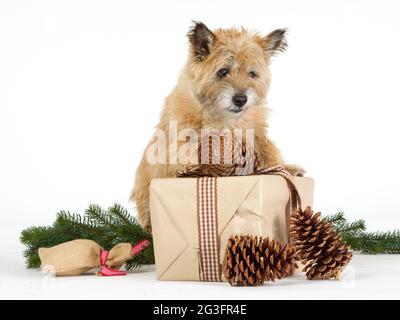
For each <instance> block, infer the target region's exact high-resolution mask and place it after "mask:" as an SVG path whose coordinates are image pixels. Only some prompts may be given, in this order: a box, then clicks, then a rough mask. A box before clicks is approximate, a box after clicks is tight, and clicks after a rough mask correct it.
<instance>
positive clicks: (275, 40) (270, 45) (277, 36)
mask: <svg viewBox="0 0 400 320" xmlns="http://www.w3.org/2000/svg"><path fill="white" fill-rule="evenodd" d="M286 33H287V30H286V29H277V30H275V31H272V32H271V33H269V34H268V35H266V36H265V37H264V39H263V40H264V50H266V51H267V52H268V54H269V55H270V56H273V55H275V54H277V53H279V52H284V51H285V50H286V47H287V42H286V37H285V36H286Z"/></svg>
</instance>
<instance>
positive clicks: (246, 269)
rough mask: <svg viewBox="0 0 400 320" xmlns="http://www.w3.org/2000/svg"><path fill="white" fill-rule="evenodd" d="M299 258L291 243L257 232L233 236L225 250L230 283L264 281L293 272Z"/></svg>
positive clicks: (252, 283) (256, 283)
mask: <svg viewBox="0 0 400 320" xmlns="http://www.w3.org/2000/svg"><path fill="white" fill-rule="evenodd" d="M297 260H298V257H297V255H296V250H295V248H294V247H293V246H292V245H290V244H285V245H283V244H281V242H280V241H277V240H271V241H270V240H269V239H268V238H262V237H258V236H255V237H254V236H248V235H246V236H232V237H230V238H229V240H228V244H227V246H226V250H225V257H224V276H225V278H226V279H227V280H228V281H229V283H230V284H231V285H238V286H256V285H261V284H263V283H264V281H275V279H281V278H283V277H286V276H288V275H291V274H292V273H293V272H294V270H295V268H297V265H296V261H297Z"/></svg>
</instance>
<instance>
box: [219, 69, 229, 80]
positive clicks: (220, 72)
mask: <svg viewBox="0 0 400 320" xmlns="http://www.w3.org/2000/svg"><path fill="white" fill-rule="evenodd" d="M228 73H229V70H228V69H226V68H222V69H219V70H218V72H217V76H218V77H220V78H223V77H225V76H226V75H227V74H228Z"/></svg>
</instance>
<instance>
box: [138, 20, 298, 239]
mask: <svg viewBox="0 0 400 320" xmlns="http://www.w3.org/2000/svg"><path fill="white" fill-rule="evenodd" d="M286 33H287V31H286V29H277V30H275V31H272V32H270V33H269V34H267V35H265V36H263V35H261V34H259V33H256V32H252V31H249V30H247V29H244V28H230V29H217V30H214V31H211V30H210V29H209V28H208V27H207V26H206V25H205V24H204V23H202V22H194V24H193V26H192V27H191V28H190V29H189V32H188V38H189V47H190V49H189V56H188V59H187V62H186V65H185V66H184V68H183V70H182V72H181V74H180V76H179V78H178V82H177V85H176V87H175V88H174V89H173V90H172V92H171V93H170V95H169V96H168V97H167V98H166V100H165V103H164V106H163V110H162V113H161V119H160V122H159V124H158V125H157V127H156V128H157V130H158V131H161V132H169V130H170V129H169V126H170V122H171V121H174V122H175V123H176V126H177V129H179V131H181V130H185V129H186V130H191V131H195V132H198V131H199V130H201V129H203V128H216V129H221V130H222V129H226V128H228V129H229V130H234V129H248V128H251V129H253V130H254V149H255V152H256V153H257V155H258V158H259V159H258V160H259V162H260V166H261V167H270V166H274V165H278V164H282V163H283V160H282V157H281V154H280V151H279V149H278V148H277V147H276V146H275V144H274V143H273V142H272V141H271V140H269V138H268V136H267V129H268V123H267V111H268V109H267V108H266V99H267V92H268V89H269V86H270V81H271V74H270V69H269V66H270V63H271V58H272V57H273V56H275V55H276V54H278V53H280V52H284V51H285V49H286V47H287V42H286V38H285V35H286ZM187 132H189V131H187ZM170 135H171V134H170V133H169V136H168V137H167V139H168V140H169V138H170ZM152 141H153V140H152ZM185 143H187V139H186V140H185V139H183V141H178V143H177V147H180V146H182V145H183V144H185ZM196 146H197V143H196ZM151 147H152V144H150V143H149V145H148V146H147V148H146V151H145V153H144V155H143V158H142V160H141V162H140V164H139V167H138V169H137V172H136V178H135V184H134V188H133V191H132V194H131V200H133V201H135V202H136V207H137V210H138V221H139V223H140V224H141V226H142V227H144V228H145V229H147V230H148V231H150V232H151V222H150V210H149V186H150V182H151V180H152V179H153V178H166V177H176V175H177V172H178V171H180V170H181V169H182V168H184V166H185V163H178V162H177V161H169V163H161V162H157V163H149V161H148V153H149V149H150V148H151ZM178 153H179V152H178ZM146 154H147V156H146ZM169 157H170V158H171V156H170V155H169ZM188 159H189V160H190V159H191V160H193V153H192V154H191V155H189V157H188ZM164 160H165V159H164ZM169 160H171V159H169ZM167 162H168V161H167ZM284 165H285V167H286V169H287V170H288V171H289V172H290V173H291V174H293V175H299V176H302V175H303V173H304V170H303V169H302V168H301V167H299V166H297V165H289V164H284Z"/></svg>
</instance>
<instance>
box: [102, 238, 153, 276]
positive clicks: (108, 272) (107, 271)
mask: <svg viewBox="0 0 400 320" xmlns="http://www.w3.org/2000/svg"><path fill="white" fill-rule="evenodd" d="M149 244H150V242H149V241H148V240H141V241H139V242H138V243H137V244H135V245H134V246H132V248H131V251H130V255H131V257H133V256H136V255H137V254H139V253H140V252H141V251H143V250H144V249H145V248H146V247H147V246H148V245H149ZM108 254H109V251H108V250H102V251H101V253H100V264H101V267H100V270H99V272H98V274H99V275H102V276H126V275H127V272H126V271H121V270H115V269H111V268H110V267H108V266H107V264H106V263H107V259H108Z"/></svg>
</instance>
